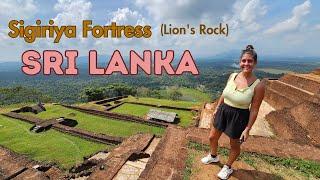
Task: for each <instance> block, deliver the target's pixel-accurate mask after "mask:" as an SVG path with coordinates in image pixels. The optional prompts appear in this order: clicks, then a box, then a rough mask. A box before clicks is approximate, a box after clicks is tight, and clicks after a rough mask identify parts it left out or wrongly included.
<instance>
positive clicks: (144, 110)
mask: <svg viewBox="0 0 320 180" xmlns="http://www.w3.org/2000/svg"><path fill="white" fill-rule="evenodd" d="M150 109H159V110H161V111H166V112H175V113H177V114H178V116H179V117H180V122H179V123H178V125H180V126H182V127H187V126H190V124H191V123H192V117H193V114H192V112H191V111H184V110H175V109H166V108H156V107H151V106H144V105H138V104H127V103H125V104H123V105H121V106H119V107H117V108H115V109H112V110H111V111H112V112H115V113H121V114H131V115H135V116H140V117H144V116H146V115H147V114H148V112H149V110H150Z"/></svg>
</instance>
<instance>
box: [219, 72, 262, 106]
mask: <svg viewBox="0 0 320 180" xmlns="http://www.w3.org/2000/svg"><path fill="white" fill-rule="evenodd" d="M237 74H238V73H232V74H231V77H230V79H229V81H228V82H227V85H226V87H225V88H224V90H223V92H222V96H223V98H224V103H225V104H227V105H229V106H232V107H236V108H240V109H249V107H250V104H251V101H252V97H253V94H254V88H255V87H256V85H257V84H258V83H259V82H260V80H259V79H257V80H256V81H255V82H253V83H252V84H251V85H249V86H248V87H246V88H243V89H237V85H236V83H235V82H234V80H235V77H236V75H237Z"/></svg>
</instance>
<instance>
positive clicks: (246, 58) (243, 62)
mask: <svg viewBox="0 0 320 180" xmlns="http://www.w3.org/2000/svg"><path fill="white" fill-rule="evenodd" d="M255 66H256V62H255V61H254V59H253V57H252V55H251V54H249V53H245V54H243V56H242V57H241V59H240V68H241V69H242V71H243V72H252V71H253V69H254V67H255Z"/></svg>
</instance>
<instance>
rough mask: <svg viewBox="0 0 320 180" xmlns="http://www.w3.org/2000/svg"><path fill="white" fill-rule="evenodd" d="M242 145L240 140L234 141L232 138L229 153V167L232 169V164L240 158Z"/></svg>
mask: <svg viewBox="0 0 320 180" xmlns="http://www.w3.org/2000/svg"><path fill="white" fill-rule="evenodd" d="M240 145H241V144H240V143H239V139H232V138H230V147H231V150H230V153H229V158H228V161H227V165H228V166H229V167H231V165H232V163H233V162H234V161H235V160H236V159H237V158H238V156H239V155H240V150H241V149H240Z"/></svg>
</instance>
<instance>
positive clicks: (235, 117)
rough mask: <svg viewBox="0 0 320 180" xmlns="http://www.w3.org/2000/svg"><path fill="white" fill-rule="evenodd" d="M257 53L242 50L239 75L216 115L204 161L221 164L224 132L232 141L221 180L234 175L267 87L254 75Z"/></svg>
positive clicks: (231, 81) (227, 89)
mask: <svg viewBox="0 0 320 180" xmlns="http://www.w3.org/2000/svg"><path fill="white" fill-rule="evenodd" d="M256 65H257V53H256V51H255V50H254V48H253V46H252V45H248V46H247V47H246V49H245V50H242V53H241V56H240V69H241V71H240V72H239V73H232V74H231V75H230V77H229V79H228V82H227V84H226V86H225V88H224V90H223V93H222V95H221V97H220V99H219V101H218V103H217V106H216V109H215V111H214V113H213V119H212V128H211V131H210V135H209V140H210V149H211V152H210V153H209V154H208V156H206V157H204V158H202V159H201V161H202V163H204V164H210V163H216V162H219V156H218V155H217V148H218V140H219V138H220V136H221V134H222V133H224V134H226V135H227V136H228V137H229V138H230V147H231V150H230V153H229V157H228V160H227V163H226V164H225V165H224V166H223V168H222V169H221V170H220V172H219V173H218V177H219V178H220V179H228V177H229V176H230V175H231V173H232V172H233V169H232V164H233V162H234V161H235V160H236V159H237V157H238V156H239V155H240V145H241V144H242V143H243V142H245V141H246V140H247V138H248V137H249V132H250V129H251V128H252V126H253V124H254V122H255V120H256V118H257V115H258V112H259V108H260V105H261V102H262V100H263V97H264V92H265V85H264V83H263V82H262V81H260V80H259V79H258V78H257V77H256V76H255V75H254V72H253V70H254V68H255V66H256Z"/></svg>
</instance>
